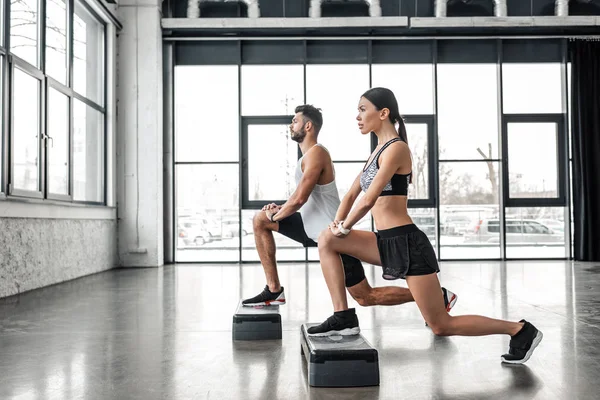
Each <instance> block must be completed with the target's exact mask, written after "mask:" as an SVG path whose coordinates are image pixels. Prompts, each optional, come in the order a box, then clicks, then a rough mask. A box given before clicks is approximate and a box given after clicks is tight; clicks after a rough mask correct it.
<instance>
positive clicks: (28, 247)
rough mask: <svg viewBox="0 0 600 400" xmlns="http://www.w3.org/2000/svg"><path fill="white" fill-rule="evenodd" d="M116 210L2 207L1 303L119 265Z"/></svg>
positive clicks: (8, 203) (23, 205)
mask: <svg viewBox="0 0 600 400" xmlns="http://www.w3.org/2000/svg"><path fill="white" fill-rule="evenodd" d="M115 217H116V212H115V209H114V208H110V207H103V208H101V207H72V206H60V205H45V204H35V203H33V204H28V203H18V202H13V201H2V202H0V298H1V297H6V296H11V295H14V294H18V293H23V292H25V291H28V290H32V289H37V288H40V287H44V286H48V285H52V284H56V283H60V282H64V281H67V280H70V279H75V278H79V277H82V276H85V275H89V274H93V273H96V272H100V271H106V270H108V269H111V268H114V267H115V266H117V265H118V260H117V221H116V218H115Z"/></svg>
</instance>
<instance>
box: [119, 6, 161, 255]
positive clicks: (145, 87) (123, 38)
mask: <svg viewBox="0 0 600 400" xmlns="http://www.w3.org/2000/svg"><path fill="white" fill-rule="evenodd" d="M118 14H119V18H120V20H121V22H122V23H123V30H122V31H121V32H120V34H119V38H118V63H117V64H118V66H117V71H118V78H117V80H118V83H117V85H118V88H117V98H118V135H117V137H118V138H117V177H118V178H117V181H118V194H117V196H118V197H117V198H118V221H119V257H120V264H121V266H124V267H136V266H139V267H158V266H161V265H163V264H164V255H163V251H164V245H163V242H164V238H163V215H162V214H163V176H162V168H163V164H162V144H163V137H162V136H163V121H162V119H163V105H162V98H163V94H162V90H163V87H162V34H161V25H160V21H161V2H160V1H159V0H121V1H120V4H119V9H118Z"/></svg>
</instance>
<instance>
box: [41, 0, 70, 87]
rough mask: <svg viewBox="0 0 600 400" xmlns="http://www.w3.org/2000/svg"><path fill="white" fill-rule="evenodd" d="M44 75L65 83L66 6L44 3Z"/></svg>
mask: <svg viewBox="0 0 600 400" xmlns="http://www.w3.org/2000/svg"><path fill="white" fill-rule="evenodd" d="M46 74H48V75H50V76H51V77H53V78H54V79H56V80H57V81H59V82H61V83H63V84H66V83H67V4H66V1H65V0H49V1H46Z"/></svg>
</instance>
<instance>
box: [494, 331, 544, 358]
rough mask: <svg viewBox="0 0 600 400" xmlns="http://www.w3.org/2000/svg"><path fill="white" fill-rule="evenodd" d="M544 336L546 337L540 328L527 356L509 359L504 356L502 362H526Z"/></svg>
mask: <svg viewBox="0 0 600 400" xmlns="http://www.w3.org/2000/svg"><path fill="white" fill-rule="evenodd" d="M543 337H544V334H543V333H542V331H539V330H538V333H537V334H536V335H535V338H534V339H533V343H532V344H531V348H530V349H529V351H528V352H527V353H526V354H525V357H523V359H522V360H507V359H505V358H504V357H502V362H504V363H507V364H523V363H524V362H526V361H527V360H529V358H530V357H531V355H532V354H533V350H535V348H536V347H538V345H539V344H540V342H541V341H542V338H543Z"/></svg>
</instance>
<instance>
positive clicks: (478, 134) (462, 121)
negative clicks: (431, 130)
mask: <svg viewBox="0 0 600 400" xmlns="http://www.w3.org/2000/svg"><path fill="white" fill-rule="evenodd" d="M496 75H497V74H496V65H495V64H439V65H438V123H439V129H438V132H439V151H440V153H439V158H440V160H481V159H482V158H483V159H490V158H491V159H497V158H498V88H497V86H498V85H497V76H496ZM505 111H506V110H505Z"/></svg>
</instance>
